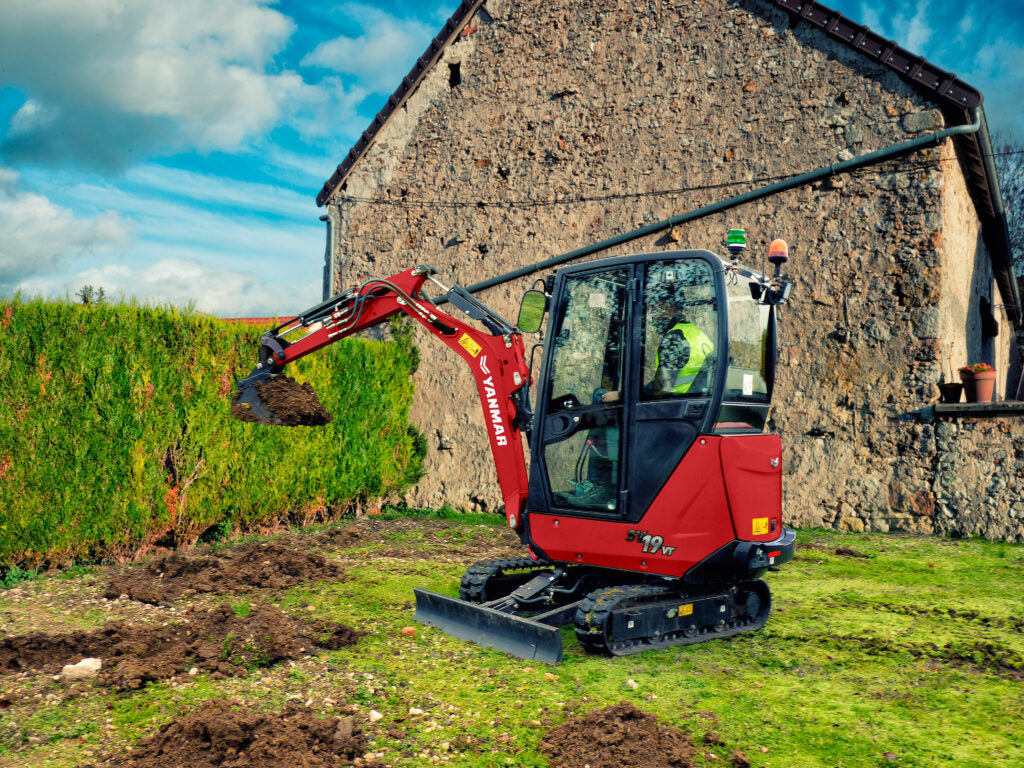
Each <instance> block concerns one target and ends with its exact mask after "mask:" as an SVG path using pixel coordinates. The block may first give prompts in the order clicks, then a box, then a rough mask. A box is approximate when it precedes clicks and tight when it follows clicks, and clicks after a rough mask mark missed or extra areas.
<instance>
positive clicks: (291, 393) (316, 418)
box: [231, 375, 331, 427]
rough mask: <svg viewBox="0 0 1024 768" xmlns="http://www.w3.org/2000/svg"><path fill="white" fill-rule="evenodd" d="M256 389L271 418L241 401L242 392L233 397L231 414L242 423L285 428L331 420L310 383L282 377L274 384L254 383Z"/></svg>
mask: <svg viewBox="0 0 1024 768" xmlns="http://www.w3.org/2000/svg"><path fill="white" fill-rule="evenodd" d="M253 387H254V388H255V390H256V394H257V395H258V396H259V399H260V400H261V401H262V403H263V405H264V406H266V409H267V410H268V411H269V412H270V414H271V418H270V419H269V420H268V419H265V418H261V417H259V416H257V415H256V414H255V413H253V409H252V408H250V407H249V405H248V404H247V403H243V402H241V401H240V398H241V394H242V393H241V392H240V391H239V392H235V395H234V397H232V398H231V415H232V416H234V417H235V418H236V419H239V420H240V421H248V422H251V423H255V424H276V425H281V426H285V427H299V426H302V427H320V426H323V425H324V424H328V423H329V422H330V421H331V414H329V413H328V412H327V409H325V408H324V407H323V405H322V404H321V403H320V398H318V397H317V396H316V392H314V391H313V387H312V386H311V385H310V384H309V382H307V383H305V384H299V382H297V381H296V380H295V379H293V378H291V377H290V376H284V375H279V376H277V377H276V378H274V379H273V380H272V381H268V382H265V383H262V384H254V385H253Z"/></svg>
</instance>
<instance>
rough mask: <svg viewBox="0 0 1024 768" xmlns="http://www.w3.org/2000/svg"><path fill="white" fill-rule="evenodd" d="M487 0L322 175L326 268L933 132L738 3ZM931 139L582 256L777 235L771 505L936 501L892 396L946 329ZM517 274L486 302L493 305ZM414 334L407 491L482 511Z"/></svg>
mask: <svg viewBox="0 0 1024 768" xmlns="http://www.w3.org/2000/svg"><path fill="white" fill-rule="evenodd" d="M488 9H489V10H490V14H491V17H493V19H492V20H491V21H489V22H484V23H480V25H479V29H478V30H477V31H476V32H475V33H474V34H473V35H471V36H468V37H463V38H461V39H460V41H459V42H458V43H456V44H454V45H453V46H451V47H450V49H449V50H448V51H447V52H446V54H445V55H446V57H448V59H450V60H452V61H456V60H457V61H459V63H460V74H461V78H462V80H461V83H460V84H459V85H458V86H456V87H454V88H452V87H449V85H448V68H447V67H444V66H439V67H438V68H437V69H436V71H435V73H433V74H432V75H431V76H430V77H429V78H428V81H427V82H426V83H425V84H424V85H423V86H421V87H420V89H419V90H418V92H417V93H416V94H415V95H414V96H413V97H412V98H411V99H410V101H409V105H408V110H407V114H408V117H407V118H403V120H401V121H399V122H397V123H394V124H389V125H388V126H387V127H386V128H385V129H384V130H383V131H382V134H384V135H383V137H382V140H380V141H378V142H377V143H376V144H375V145H374V146H373V147H371V149H370V150H369V152H368V153H367V154H366V156H365V157H364V158H363V159H362V160H361V161H360V162H359V163H358V164H357V166H356V168H355V170H354V172H353V174H352V176H351V177H350V179H349V181H348V183H347V185H346V188H345V189H344V190H342V191H340V192H339V196H338V197H337V199H336V205H337V208H338V211H339V215H340V218H341V221H342V226H340V227H339V241H338V248H339V250H338V256H339V259H338V261H339V263H341V264H343V267H342V268H343V269H344V270H345V284H346V285H350V284H354V283H357V282H358V281H360V280H363V279H366V278H368V277H371V276H385V275H388V274H392V273H394V272H397V271H400V270H403V269H406V268H408V267H410V266H413V265H415V264H420V263H427V264H431V265H432V266H434V267H436V268H437V269H438V270H440V272H441V274H442V276H443V277H445V278H446V279H450V280H455V281H458V282H460V283H462V284H469V283H472V282H475V281H478V280H482V279H485V278H488V277H492V276H495V275H498V274H501V273H503V272H506V271H509V270H511V269H514V268H516V267H519V266H522V265H525V264H530V263H533V262H536V261H539V260H541V259H544V258H548V257H551V256H553V255H557V254H559V253H563V252H566V251H569V250H572V249H575V248H578V247H580V246H582V245H586V244H589V243H592V242H594V241H596V240H601V239H604V238H607V237H610V236H612V235H615V234H619V233H622V232H626V231H629V230H632V229H635V228H637V227H640V226H643V225H644V224H647V223H650V222H653V221H657V220H660V219H664V218H667V217H669V216H671V215H673V214H676V213H680V212H682V211H686V210H690V209H693V208H697V207H699V206H701V205H706V204H708V203H711V202H714V201H717V200H721V199H724V198H727V197H730V196H732V195H735V194H738V193H740V192H742V191H746V190H748V189H753V188H756V187H760V186H763V185H765V184H767V183H770V181H772V180H774V179H776V178H779V177H785V176H790V175H794V174H797V173H802V172H805V171H808V170H811V169H814V168H817V167H820V166H824V165H827V164H829V163H833V162H836V161H837V160H840V159H846V158H849V157H852V156H853V155H859V154H863V153H866V152H870V151H872V150H875V149H880V148H882V147H886V146H889V145H892V144H894V143H897V142H900V141H904V140H906V139H908V138H910V137H912V136H915V135H919V133H920V132H921V131H925V130H933V129H935V128H938V127H941V126H942V117H941V115H940V114H939V113H938V112H937V111H936V108H935V107H936V105H935V104H932V103H930V102H929V101H928V100H927V99H925V98H924V97H922V96H921V95H920V94H918V93H917V92H916V91H914V90H913V89H911V88H910V87H909V86H907V85H906V84H904V83H903V82H902V81H900V80H899V79H898V78H897V77H896V76H895V75H894V74H892V73H891V72H888V71H885V70H883V69H881V68H880V67H877V66H875V65H874V64H872V63H870V62H868V61H867V60H865V59H864V58H863V57H861V56H859V55H857V54H855V53H853V52H852V51H850V50H848V49H846V48H844V47H842V46H839V45H837V44H835V43H833V42H832V41H830V40H828V39H827V38H826V37H825V36H824V35H821V34H818V33H817V32H815V31H814V30H811V29H808V28H806V27H805V26H803V25H796V26H792V25H791V23H790V19H789V17H788V15H787V14H785V13H784V12H782V11H780V10H777V9H774V8H771V7H768V6H767V5H766V4H763V3H760V2H758V1H757V0H707V2H703V3H700V4H695V3H691V2H635V1H633V0H630V1H629V2H627V1H626V0H594V2H591V3H587V4H585V5H584V4H580V3H575V2H569V0H545V2H540V1H539V0H528V1H524V0H519V1H513V0H505V1H503V2H502V3H500V5H495V4H492V3H489V4H488ZM474 26H475V25H474ZM942 159H943V157H937V156H936V155H935V154H925V153H917V154H915V155H914V156H910V157H906V158H903V159H900V160H896V161H890V162H888V163H887V164H886V165H884V166H879V167H876V168H873V169H870V170H867V171H864V172H858V173H856V174H854V175H850V176H844V177H838V178H833V179H831V180H830V181H829V182H826V183H822V184H818V185H815V186H814V187H813V188H812V187H804V188H801V189H798V190H792V191H790V192H787V193H784V194H780V195H776V196H774V197H772V198H768V199H765V200H761V201H758V202H756V203H751V204H748V205H745V206H743V207H740V208H736V209H734V210H732V211H729V212H727V213H725V214H719V215H716V216H713V217H709V218H706V219H703V220H700V221H697V222H692V223H690V224H688V225H685V226H683V227H680V228H678V229H676V230H674V231H672V232H671V233H668V234H664V235H660V236H652V237H648V238H646V239H644V240H640V241H636V242H633V243H630V244H628V245H624V246H620V247H618V248H616V249H613V250H611V251H608V252H606V253H605V254H602V255H607V256H612V255H620V254H624V253H633V252H642V251H654V250H661V249H667V248H686V247H691V248H708V249H710V250H715V251H718V252H722V251H723V250H724V249H723V246H722V244H723V240H724V235H725V232H726V230H728V229H729V228H730V227H742V228H744V229H746V230H747V233H748V240H749V243H750V245H751V249H750V252H749V253H750V258H749V259H748V261H749V262H751V263H752V264H753V265H759V264H763V265H764V267H765V268H767V267H768V265H767V264H766V263H765V261H764V257H765V255H766V250H767V245H768V243H769V242H770V241H771V240H772V239H773V238H775V237H784V238H785V239H787V240H788V242H789V244H790V254H791V261H790V268H791V272H792V273H793V274H794V275H795V276H796V278H797V280H798V283H797V286H796V288H795V290H794V293H793V298H792V301H791V303H790V305H789V306H788V307H787V309H786V311H785V313H784V318H783V329H782V332H783V349H782V353H781V358H780V369H779V381H778V386H777V389H776V393H777V394H776V411H775V413H776V416H775V423H774V425H773V426H774V427H775V428H777V429H779V430H780V431H781V432H782V434H783V437H784V441H785V443H784V444H785V446H786V448H785V452H786V456H785V461H786V467H787V470H786V473H787V474H786V480H785V488H786V500H785V501H786V506H785V509H786V515H787V519H788V520H789V521H790V522H792V523H797V524H801V525H817V524H826V525H835V526H839V527H846V528H856V527H861V528H864V527H867V528H872V529H878V530H884V529H887V528H906V527H913V526H910V525H908V524H907V520H908V519H911V520H913V519H916V518H917V517H920V516H930V515H931V514H932V513H933V512H934V509H935V504H936V498H935V491H934V490H933V482H932V478H933V473H934V466H933V464H934V460H933V457H931V456H928V455H924V454H922V453H921V452H920V451H919V450H918V449H919V446H920V437H919V435H918V431H919V429H920V425H918V424H916V423H915V420H914V419H913V418H911V417H908V416H907V414H909V413H912V412H915V411H916V410H919V409H920V408H921V407H922V406H924V405H927V404H928V403H930V402H933V401H934V400H935V399H937V396H938V392H937V388H936V384H937V382H938V381H939V378H940V375H941V367H942V362H941V359H940V354H941V352H940V351H941V343H940V338H941V337H942V336H944V335H945V334H946V333H952V334H954V343H962V344H966V340H965V335H964V331H963V330H962V329H957V328H952V329H949V328H943V327H942V323H941V320H940V318H941V309H942V304H941V302H942V301H943V291H944V290H946V289H947V288H948V286H946V284H944V282H943V275H942V271H943V263H944V259H945V258H946V256H945V255H944V251H943V248H942V244H943V229H944V226H945V222H944V215H947V214H946V206H947V205H953V206H954V207H955V206H956V205H959V203H956V202H955V201H954V202H953V203H944V202H943V190H944V189H947V188H948V187H949V184H947V181H946V177H947V176H948V174H949V172H950V170H951V169H952V168H954V167H955V163H951V162H941V160H942ZM945 159H947V160H948V159H949V158H945ZM957 172H958V171H957ZM532 280H533V278H530V279H523V280H520V281H518V282H514V283H510V284H506V285H503V286H499V287H497V288H494V289H492V290H490V291H488V292H485V293H484V294H482V295H481V299H482V300H483V301H484V302H485V303H487V304H489V305H490V306H492V307H493V308H495V309H496V310H498V311H500V312H503V313H506V314H508V315H510V316H514V313H515V308H516V305H517V303H518V297H519V296H520V295H521V293H522V291H523V290H525V289H526V288H528V287H529V286H530V283H532ZM954 283H955V281H954ZM955 285H958V283H955ZM956 290H959V288H956ZM1004 338H1005V335H1004ZM956 339H959V341H956ZM419 340H420V343H421V348H422V351H423V364H422V366H421V369H420V371H419V372H418V373H417V375H416V384H417V393H416V401H415V403H414V406H413V412H412V418H413V419H414V421H415V422H416V423H417V424H418V425H419V426H420V428H421V429H423V431H424V433H425V434H426V436H427V438H428V443H429V445H430V455H429V457H428V462H427V473H426V476H425V478H424V480H423V482H422V483H421V484H420V485H419V486H418V487H417V488H415V489H414V490H413V491H412V492H411V493H410V495H409V497H408V501H410V502H411V503H414V504H421V505H440V504H445V503H446V504H451V505H454V506H457V507H476V508H485V509H486V508H493V507H494V505H496V504H497V503H500V497H499V494H498V491H497V483H496V478H495V477H494V473H493V468H492V466H493V465H492V462H491V461H490V458H489V456H488V453H487V440H486V436H485V433H484V430H483V422H482V417H481V413H480V406H479V404H478V402H477V401H476V398H475V397H474V394H473V393H474V391H475V390H474V386H473V381H472V378H471V376H470V375H469V373H468V371H466V370H465V369H464V368H463V366H461V363H460V362H459V361H458V360H457V359H455V357H454V356H453V355H451V354H449V352H448V351H447V350H446V349H445V348H444V347H443V346H442V345H440V344H438V343H437V342H436V341H435V340H434V339H432V338H430V337H429V336H428V335H427V334H420V336H419ZM908 516H909V518H908Z"/></svg>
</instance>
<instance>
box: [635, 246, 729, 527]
mask: <svg viewBox="0 0 1024 768" xmlns="http://www.w3.org/2000/svg"><path fill="white" fill-rule="evenodd" d="M661 256H662V257H661V258H656V259H652V258H648V259H647V260H646V261H645V262H644V263H642V264H639V265H638V275H637V277H638V279H639V280H640V282H641V290H640V291H639V293H640V299H639V301H638V302H637V304H638V306H637V307H636V314H637V319H636V322H635V326H636V328H637V332H636V336H635V339H634V343H635V345H636V347H637V349H636V354H635V356H634V357H635V359H636V361H637V364H636V367H635V369H634V371H633V376H634V379H633V382H632V386H631V387H630V389H631V391H632V392H635V393H636V394H635V397H634V398H633V399H632V402H631V403H630V404H629V410H630V422H631V424H630V426H631V429H630V435H629V443H628V450H627V457H628V460H627V467H628V474H627V478H626V480H627V486H628V488H629V509H628V511H627V513H626V518H627V519H628V520H630V521H634V522H635V521H638V520H640V519H641V518H642V517H643V515H644V514H645V513H646V512H647V510H648V508H649V507H650V505H651V503H652V502H653V501H654V499H655V497H657V495H658V493H659V492H660V491H661V489H662V487H663V486H664V485H665V483H666V482H668V479H669V477H670V476H671V475H672V473H673V472H674V471H675V469H676V467H678V466H679V463H680V462H681V461H682V460H683V457H684V456H685V455H686V452H687V451H688V450H689V449H690V447H691V446H692V445H693V443H694V441H695V440H696V439H697V437H698V436H699V435H700V434H701V433H702V432H705V431H707V430H708V426H709V423H710V422H711V421H712V420H713V418H714V416H715V414H716V413H717V406H716V403H717V402H718V400H719V399H720V395H719V394H718V393H719V392H720V390H721V381H720V378H721V376H720V365H719V360H720V359H721V358H722V356H723V355H725V354H726V351H725V345H726V343H727V339H726V337H725V333H724V328H722V327H721V323H720V306H719V297H720V296H721V295H722V285H723V280H722V274H721V272H722V270H721V262H720V261H719V259H718V258H717V257H716V256H714V255H713V254H711V253H709V252H707V251H683V252H676V253H665V254H664V255H661ZM708 479H709V478H692V481H691V482H692V483H694V484H701V483H704V482H706V481H707V480H708ZM681 512H683V510H681Z"/></svg>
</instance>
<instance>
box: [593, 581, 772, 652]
mask: <svg viewBox="0 0 1024 768" xmlns="http://www.w3.org/2000/svg"><path fill="white" fill-rule="evenodd" d="M755 585H760V586H762V587H763V589H764V590H765V592H766V593H767V596H768V598H769V602H768V604H767V608H765V607H764V606H763V605H762V609H761V612H760V613H759V614H758V615H757V616H755V617H754V618H749V617H744V618H741V619H735V620H733V621H732V622H730V624H731V626H726V627H725V628H724V629H722V630H715V629H713V628H712V629H707V628H701V629H700V630H698V631H697V633H696V634H694V635H692V636H687V634H686V633H685V632H683V631H677V632H667V633H665V634H663V635H659V636H657V637H646V638H633V639H630V640H623V641H621V642H618V643H616V642H615V641H614V639H613V640H611V641H609V638H608V636H607V635H608V626H609V620H610V618H611V614H612V611H614V610H615V609H617V608H627V607H632V606H638V607H640V606H643V605H644V604H645V603H652V602H657V601H658V600H659V599H660V598H670V599H671V601H672V602H678V601H681V600H689V601H697V600H700V599H702V597H710V596H711V595H704V596H701V595H683V594H681V593H678V592H676V591H674V590H672V589H668V588H666V587H652V586H643V585H637V586H624V587H607V588H605V589H599V590H595V591H594V592H591V593H590V594H589V595H587V597H586V598H585V599H584V600H583V602H582V603H581V604H580V607H579V608H578V609H577V610H576V619H575V629H576V638H577V639H578V640H579V641H580V645H582V646H583V647H584V648H585V649H586V650H587V651H588V652H590V653H598V654H605V655H608V656H628V655H629V654H633V653H640V652H641V651H647V650H652V649H654V648H669V647H672V646H677V645H695V644H696V643H703V642H705V641H706V640H713V639H715V638H718V637H732V636H733V635H738V634H740V633H741V632H752V631H754V630H756V629H760V628H761V627H763V626H764V624H765V622H767V621H768V614H769V613H770V611H771V603H770V599H771V598H770V594H771V593H770V592H769V591H768V585H767V584H765V583H764V582H758V581H753V582H746V583H745V585H741V586H745V587H746V588H748V589H756V587H755Z"/></svg>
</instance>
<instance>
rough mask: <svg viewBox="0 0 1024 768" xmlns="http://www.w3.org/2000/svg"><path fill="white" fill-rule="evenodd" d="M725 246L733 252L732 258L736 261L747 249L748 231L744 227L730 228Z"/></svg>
mask: <svg viewBox="0 0 1024 768" xmlns="http://www.w3.org/2000/svg"><path fill="white" fill-rule="evenodd" d="M725 247H726V248H728V249H729V253H730V254H732V260H733V261H736V259H738V258H739V257H740V254H741V253H743V252H744V251H745V250H747V233H746V232H745V231H743V230H742V229H730V230H729V234H728V235H726V237H725Z"/></svg>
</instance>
